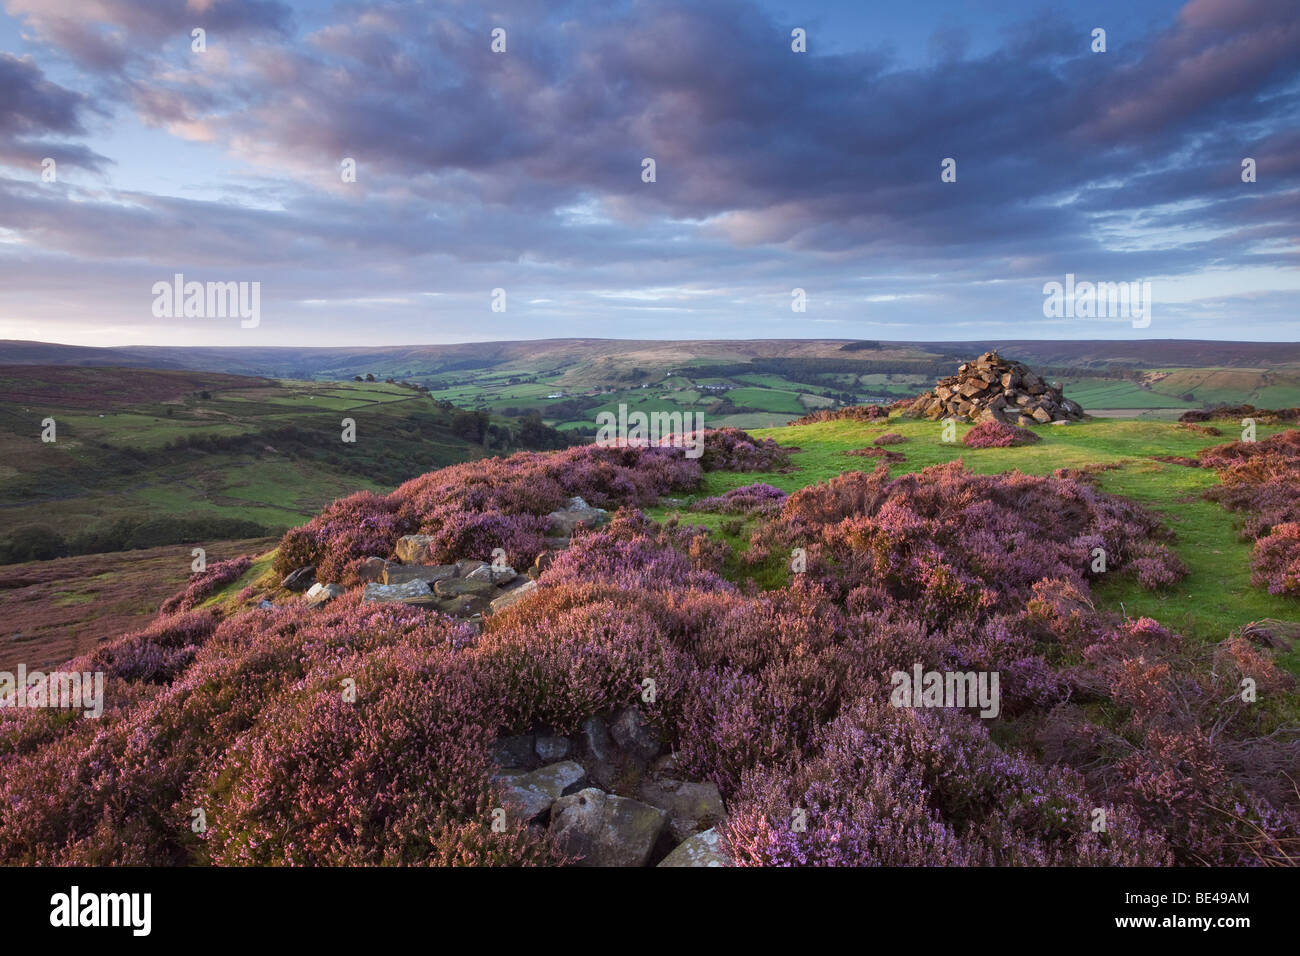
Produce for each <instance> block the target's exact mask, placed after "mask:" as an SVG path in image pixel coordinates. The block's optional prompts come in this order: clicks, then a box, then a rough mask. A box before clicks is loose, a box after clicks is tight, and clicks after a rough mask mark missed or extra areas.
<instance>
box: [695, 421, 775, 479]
mask: <svg viewBox="0 0 1300 956" xmlns="http://www.w3.org/2000/svg"><path fill="white" fill-rule="evenodd" d="M789 464H790V456H789V455H788V454H786V452H785V450H784V449H783V448H781V446H780V445H778V444H777V443H776V442H775V441H773V440H772V439H771V438H764V439H763V440H761V441H757V440H755V439H753V438H750V437H749V435H747V434H745V433H744V432H742V431H741V430H740V429H739V428H718V429H713V430H710V431H707V432H705V433H704V453H703V454H702V455H701V456H700V465H701V466H702V467H703V468H704V470H705V471H777V470H778V469H782V468H786V467H788V466H789Z"/></svg>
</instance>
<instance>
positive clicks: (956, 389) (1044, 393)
mask: <svg viewBox="0 0 1300 956" xmlns="http://www.w3.org/2000/svg"><path fill="white" fill-rule="evenodd" d="M903 414H904V415H907V416H908V417H910V418H928V419H930V420H931V421H937V420H939V419H942V418H955V419H958V420H966V421H972V422H985V421H996V422H1005V423H1006V424H1008V425H1020V426H1024V425H1047V424H1062V423H1065V422H1072V421H1079V420H1080V419H1081V418H1083V416H1084V411H1083V407H1082V406H1081V405H1080V404H1079V403H1078V402H1073V401H1071V400H1070V399H1068V398H1066V397H1065V396H1064V395H1063V394H1062V393H1061V390H1060V389H1059V388H1056V387H1054V386H1052V385H1049V384H1047V382H1044V381H1043V380H1042V379H1041V378H1040V377H1039V376H1038V375H1035V374H1034V372H1033V371H1032V370H1030V368H1029V366H1027V365H1024V364H1023V363H1021V362H1011V361H1008V360H1007V359H1004V358H1002V357H1001V356H1000V355H998V353H997V352H996V351H994V352H985V353H984V354H983V355H981V356H980V357H979V358H977V359H975V361H973V362H966V363H965V364H964V365H961V366H959V367H958V369H957V374H956V375H950V376H948V377H947V378H943V379H940V380H939V382H938V383H937V384H936V385H935V387H934V391H931V392H926V393H925V394H924V395H920V396H918V397H917V398H916V399H915V400H914V401H913V402H912V404H911V405H910V406H908V408H907V410H906V411H905V412H904V413H903Z"/></svg>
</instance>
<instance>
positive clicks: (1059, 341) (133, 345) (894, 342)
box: [0, 335, 1300, 364]
mask: <svg viewBox="0 0 1300 956" xmlns="http://www.w3.org/2000/svg"><path fill="white" fill-rule="evenodd" d="M864 341H871V342H876V343H878V344H880V345H887V346H907V345H969V346H980V347H983V346H991V347H994V348H996V347H997V345H998V344H999V343H1000V344H1002V345H1008V344H1016V343H1019V342H1026V343H1039V342H1041V343H1051V344H1054V345H1072V344H1093V343H1097V344H1103V343H1114V344H1117V345H1131V344H1134V343H1135V342H1140V343H1142V344H1149V345H1153V346H1155V345H1160V344H1162V343H1163V344H1171V343H1190V344H1199V343H1204V344H1206V345H1215V344H1221V345H1297V344H1300V338H1296V339H1205V338H1178V337H1172V336H1171V337H1168V338H1144V339H1141V340H1126V339H1118V338H1109V339H1107V338H1078V339H1068V338H1020V339H1012V338H1006V337H996V338H994V337H989V338H985V339H855V338H837V337H827V336H816V337H813V336H764V337H753V338H731V339H719V338H690V337H674V338H653V337H639V338H625V337H619V336H591V335H588V336H565V335H562V336H553V337H550V338H531V339H464V340H460V341H455V342H393V343H390V344H386V345H362V344H355V345H351V344H338V345H252V344H231V345H201V344H195V345H160V344H150V343H145V342H127V343H122V344H119V345H84V344H81V343H77V342H57V341H52V340H43V339H6V338H0V345H3V344H16V345H53V346H61V347H68V348H90V349H106V350H107V349H239V348H247V349H286V350H293V351H301V350H309V351H311V350H322V351H323V350H327V349H337V350H347V351H356V350H358V349H361V350H365V349H374V350H379V349H403V348H411V349H418V348H455V347H457V346H463V345H515V344H520V343H526V342H536V343H546V342H632V343H636V342H718V343H724V344H725V343H744V342H826V343H841V342H842V343H854V342H864ZM0 364H3V363H0Z"/></svg>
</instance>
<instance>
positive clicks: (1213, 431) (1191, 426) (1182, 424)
mask: <svg viewBox="0 0 1300 956" xmlns="http://www.w3.org/2000/svg"><path fill="white" fill-rule="evenodd" d="M1187 414H1188V413H1187V412H1184V413H1183V417H1182V418H1179V419H1178V427H1179V428H1181V429H1183V430H1185V431H1189V432H1195V433H1196V434H1197V435H1211V436H1215V435H1222V434H1223V431H1222V429H1219V428H1215V427H1214V426H1213V425H1197V424H1196V422H1194V421H1191V420H1184V419H1186V416H1187ZM1200 420H1201V421H1207V420H1208V419H1200Z"/></svg>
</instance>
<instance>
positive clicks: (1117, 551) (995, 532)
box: [755, 461, 1185, 619]
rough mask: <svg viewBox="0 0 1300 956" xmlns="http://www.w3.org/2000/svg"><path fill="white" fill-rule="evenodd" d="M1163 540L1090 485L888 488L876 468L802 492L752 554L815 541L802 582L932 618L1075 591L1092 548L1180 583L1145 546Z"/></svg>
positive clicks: (928, 475) (952, 481) (929, 476)
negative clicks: (1043, 587) (1035, 589)
mask: <svg viewBox="0 0 1300 956" xmlns="http://www.w3.org/2000/svg"><path fill="white" fill-rule="evenodd" d="M1161 533H1162V532H1161V526H1160V524H1159V521H1158V519H1156V518H1155V516H1153V515H1151V514H1150V513H1148V512H1146V511H1144V510H1142V509H1141V508H1139V507H1137V506H1136V505H1132V504H1129V503H1127V502H1124V501H1122V500H1120V499H1118V498H1114V497H1111V496H1108V495H1105V494H1103V493H1101V492H1099V491H1097V490H1096V489H1095V488H1093V487H1092V486H1090V485H1088V484H1085V483H1082V482H1079V481H1075V480H1071V479H1058V478H1041V477H1034V476H1029V475H1022V474H1020V473H1019V472H1013V473H1012V474H1010V475H1002V476H986V475H975V474H973V473H971V472H968V471H966V470H965V468H964V467H963V465H962V463H961V462H960V461H956V462H950V463H948V464H946V465H935V466H932V467H930V468H927V469H925V470H924V471H922V472H920V473H919V474H906V475H901V476H899V477H898V478H896V479H892V480H891V479H890V478H889V476H888V472H887V471H886V470H885V468H884V467H883V466H882V467H880V468H877V470H876V471H875V472H873V473H872V474H869V475H868V474H865V473H862V472H850V473H848V474H844V475H840V476H838V477H837V478H833V479H831V480H830V481H829V482H826V483H825V484H819V485H814V486H811V487H808V488H804V489H801V490H800V491H797V492H795V493H794V494H793V495H791V496H790V498H789V499H788V500H787V501H786V504H785V507H784V508H783V509H782V511H781V514H780V516H779V518H778V519H777V520H776V521H774V522H773V523H771V524H770V525H769V526H768V527H767V528H765V529H762V530H760V531H759V532H758V533H756V535H755V543H756V544H760V545H766V546H767V547H768V548H769V549H771V548H772V547H779V548H782V549H788V548H792V547H797V546H801V545H807V544H811V543H813V542H815V543H816V544H817V546H818V547H817V550H816V553H815V554H814V553H813V552H812V551H810V553H809V563H808V573H809V574H811V575H813V576H814V577H815V578H818V579H820V580H822V581H823V582H825V583H827V584H828V585H829V586H831V587H832V588H833V589H834V591H835V592H836V593H839V594H843V593H846V592H847V590H848V589H850V588H852V587H855V586H857V585H858V584H860V583H862V582H871V583H872V585H873V587H875V588H876V589H877V591H878V593H879V595H880V600H885V599H886V598H887V599H889V600H900V599H903V600H908V601H911V602H915V605H914V606H915V607H916V608H917V609H918V610H924V611H926V612H927V616H926V618H925V619H930V618H931V616H936V615H937V616H938V617H943V616H944V615H947V614H951V613H953V612H955V611H957V610H959V609H965V610H981V609H982V610H991V609H993V608H995V607H996V608H1003V609H1006V608H1012V607H1014V606H1017V605H1018V604H1019V603H1020V602H1022V601H1023V600H1024V599H1025V598H1026V597H1027V596H1028V594H1029V591H1030V588H1031V587H1032V585H1033V584H1034V583H1035V582H1037V581H1039V580H1040V579H1042V578H1059V579H1061V580H1065V581H1073V582H1082V581H1083V579H1084V577H1085V576H1086V575H1087V574H1090V573H1091V572H1090V567H1089V565H1090V561H1091V553H1092V549H1093V548H1095V547H1098V546H1100V547H1103V548H1105V549H1106V554H1107V556H1108V560H1109V561H1110V564H1111V567H1112V568H1113V569H1115V570H1120V571H1121V572H1122V571H1124V570H1125V568H1126V565H1128V564H1129V562H1131V561H1136V560H1137V559H1138V558H1145V559H1147V561H1146V562H1145V563H1144V564H1143V565H1141V566H1134V567H1133V568H1132V569H1131V570H1133V571H1134V572H1137V571H1139V570H1141V571H1142V572H1143V574H1144V577H1145V579H1146V580H1147V581H1150V582H1152V583H1158V582H1159V581H1160V580H1162V579H1163V578H1165V577H1168V578H1170V579H1176V578H1177V577H1180V576H1181V575H1182V574H1183V573H1185V569H1182V568H1181V566H1180V565H1179V563H1178V562H1177V559H1176V557H1175V556H1174V555H1173V554H1172V552H1170V551H1169V550H1168V549H1167V548H1165V547H1163V546H1162V545H1159V544H1157V543H1155V542H1149V541H1146V539H1147V538H1149V537H1151V536H1153V535H1159V534H1161ZM1139 545H1140V546H1139ZM877 603H879V601H878V602H877Z"/></svg>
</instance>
